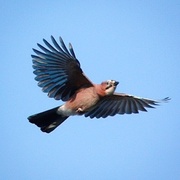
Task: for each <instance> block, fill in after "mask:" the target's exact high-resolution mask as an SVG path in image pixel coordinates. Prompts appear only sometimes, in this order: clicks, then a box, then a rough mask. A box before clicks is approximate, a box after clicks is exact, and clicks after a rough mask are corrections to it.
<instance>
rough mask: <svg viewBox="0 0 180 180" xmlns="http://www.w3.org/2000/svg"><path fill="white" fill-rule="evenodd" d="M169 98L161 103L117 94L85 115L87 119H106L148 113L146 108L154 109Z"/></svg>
mask: <svg viewBox="0 0 180 180" xmlns="http://www.w3.org/2000/svg"><path fill="white" fill-rule="evenodd" d="M168 100H169V98H164V99H163V100H161V101H155V100H151V99H145V98H139V97H135V96H131V95H127V94H120V93H115V94H113V95H110V96H105V97H103V98H102V99H101V100H100V102H99V103H98V104H97V106H96V107H95V108H94V109H93V110H91V111H89V112H87V113H85V117H87V116H89V117H90V118H94V117H96V118H100V117H102V118H106V117H107V116H114V115H116V114H132V113H139V111H147V110H146V108H154V106H156V105H158V104H159V103H160V102H162V101H163V102H166V101H168Z"/></svg>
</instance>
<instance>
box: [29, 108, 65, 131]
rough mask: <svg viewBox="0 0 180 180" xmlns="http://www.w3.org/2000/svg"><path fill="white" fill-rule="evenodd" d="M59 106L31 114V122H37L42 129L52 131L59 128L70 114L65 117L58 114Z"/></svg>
mask: <svg viewBox="0 0 180 180" xmlns="http://www.w3.org/2000/svg"><path fill="white" fill-rule="evenodd" d="M58 108H59V107H56V108H53V109H50V110H47V111H44V112H41V113H38V114H34V115H32V116H29V117H28V119H29V122H30V123H33V124H36V125H37V126H38V127H40V128H41V131H43V132H46V133H50V132H51V131H53V130H54V129H55V128H57V127H58V126H59V125H60V124H61V123H63V122H64V121H65V120H66V119H67V118H68V116H66V117H64V116H61V115H59V114H57V110H58Z"/></svg>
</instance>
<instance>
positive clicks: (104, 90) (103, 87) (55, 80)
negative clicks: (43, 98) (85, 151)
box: [28, 36, 170, 133]
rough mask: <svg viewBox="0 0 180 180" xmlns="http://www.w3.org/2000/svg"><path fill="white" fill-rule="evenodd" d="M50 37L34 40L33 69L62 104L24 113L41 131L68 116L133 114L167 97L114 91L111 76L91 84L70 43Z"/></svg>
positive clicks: (36, 78) (165, 99)
mask: <svg viewBox="0 0 180 180" xmlns="http://www.w3.org/2000/svg"><path fill="white" fill-rule="evenodd" d="M51 41H52V42H51V43H49V42H48V41H47V40H45V39H43V42H44V44H45V46H43V45H41V44H39V43H37V46H38V47H39V49H40V50H37V49H34V48H33V51H34V53H35V55H31V57H32V63H33V69H34V71H33V73H34V74H35V80H36V81H38V86H39V87H40V88H42V91H43V92H45V93H47V94H48V96H49V97H50V98H54V99H55V100H61V101H63V102H64V104H62V105H60V106H58V107H55V108H52V109H50V110H46V111H43V112H41V113H37V114H34V115H31V116H29V117H28V120H29V122H30V123H32V124H35V125H36V126H38V127H39V128H40V129H41V131H42V132H46V133H50V132H52V131H53V130H54V129H56V128H57V127H58V126H59V125H60V124H62V123H63V122H64V121H65V120H67V119H68V118H69V117H70V116H74V115H84V117H90V118H106V117H108V116H114V115H116V114H120V115H123V114H132V113H135V114H136V113H139V111H145V112H146V111H147V109H146V108H154V107H155V106H156V105H159V103H161V102H168V101H169V100H170V98H169V97H166V98H164V99H162V100H159V101H157V100H152V99H148V98H142V97H137V96H133V95H129V94H126V93H116V92H115V90H116V87H117V85H118V84H119V82H118V81H115V80H106V81H103V82H102V83H100V84H95V83H93V82H92V81H91V80H90V79H89V78H88V77H87V76H86V75H85V74H84V72H83V70H82V68H81V65H80V62H79V61H78V59H77V58H76V55H75V53H74V50H73V47H72V44H71V43H69V48H67V47H66V45H65V43H64V41H63V39H62V38H61V37H59V43H58V42H57V40H55V38H54V37H53V36H51Z"/></svg>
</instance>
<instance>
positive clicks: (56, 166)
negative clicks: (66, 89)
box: [0, 0, 180, 180]
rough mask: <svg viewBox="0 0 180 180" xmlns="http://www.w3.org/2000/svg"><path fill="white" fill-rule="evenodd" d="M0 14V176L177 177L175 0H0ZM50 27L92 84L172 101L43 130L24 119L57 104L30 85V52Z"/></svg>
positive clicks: (179, 54)
mask: <svg viewBox="0 0 180 180" xmlns="http://www.w3.org/2000/svg"><path fill="white" fill-rule="evenodd" d="M0 22H1V28H0V35H1V41H0V44H1V46H0V47H1V77H0V84H1V91H0V99H1V103H0V109H1V131H0V137H1V138H0V144H1V148H0V179H3V180H5V179H8V180H9V179H13V180H14V179H18V180H24V179H26V180H31V179H33V180H39V179H44V180H46V179H47V180H49V179H53V180H56V179H57V180H59V179H62V180H71V179H73V180H79V179H85V180H91V179H95V180H96V179H97V180H110V179H113V180H119V179H126V180H144V179H146V180H152V179H153V180H159V179H161V180H166V179H168V180H169V179H173V180H179V179H180V110H179V107H180V106H179V102H180V97H179V92H180V1H176V0H171V1H167V0H164V1H162V0H156V1H155V0H147V1H141V0H126V1H121V0H119V1H117V0H116V1H115V0H112V1H103V0H97V1H86V0H85V1H78V0H77V1H61V0H59V1H57V0H56V1H55V0H54V1H47V0H43V1H42V0H40V1H37V0H36V1H34V0H32V1H24V2H23V1H20V0H19V1H18V0H16V1H13V0H12V1H2V0H1V1H0ZM51 35H53V36H54V37H55V38H56V39H58V37H59V36H62V38H63V40H64V42H65V43H66V45H68V43H69V42H71V43H72V45H73V47H74V51H75V53H76V57H77V58H78V60H79V61H80V62H81V67H82V69H83V71H84V72H85V74H86V75H87V76H88V77H89V78H90V79H91V80H92V81H93V82H95V83H100V82H101V81H103V80H107V79H115V80H117V81H119V82H120V84H119V85H118V88H117V90H116V91H117V92H125V93H129V94H133V95H136V96H141V97H147V98H152V99H161V98H164V97H167V96H169V97H171V98H172V100H171V101H170V102H169V103H164V104H162V105H161V106H159V107H157V108H156V109H150V110H149V111H148V113H144V112H141V113H140V114H137V115H124V116H122V115H116V116H114V117H108V118H106V119H93V120H91V119H90V118H84V117H83V116H82V117H71V118H69V119H68V120H67V121H66V122H64V123H63V124H62V125H61V126H60V127H58V128H57V129H56V130H55V131H53V132H52V133H50V134H46V133H42V132H41V131H40V130H39V128H37V127H36V126H35V125H32V124H30V123H29V122H28V120H27V117H28V116H29V115H32V114H35V113H38V112H41V111H44V110H47V109H50V108H53V107H56V106H58V105H61V104H62V102H61V101H55V100H54V99H52V98H48V97H47V94H45V93H43V92H42V91H41V89H40V88H39V87H38V86H37V82H36V81H35V80H34V77H35V76H34V74H33V69H32V60H31V56H30V55H31V54H32V53H33V51H32V48H37V45H36V43H41V44H43V41H42V39H43V38H45V39H46V40H48V41H50V36H51Z"/></svg>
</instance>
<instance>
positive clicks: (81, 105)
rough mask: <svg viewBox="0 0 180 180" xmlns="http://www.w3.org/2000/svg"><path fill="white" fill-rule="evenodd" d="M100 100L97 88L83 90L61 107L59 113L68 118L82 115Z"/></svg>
mask: <svg viewBox="0 0 180 180" xmlns="http://www.w3.org/2000/svg"><path fill="white" fill-rule="evenodd" d="M99 99H100V96H99V94H97V92H96V89H95V87H88V88H82V89H80V90H78V91H77V92H76V93H75V94H74V95H73V96H72V97H71V98H70V99H69V100H68V101H67V102H66V103H65V104H64V105H62V106H60V107H59V109H58V113H59V114H62V115H66V116H71V115H82V114H83V113H85V112H88V111H89V110H90V109H92V108H93V107H94V106H95V105H96V104H97V102H98V101H99Z"/></svg>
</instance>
